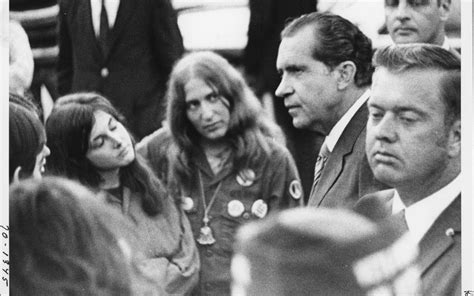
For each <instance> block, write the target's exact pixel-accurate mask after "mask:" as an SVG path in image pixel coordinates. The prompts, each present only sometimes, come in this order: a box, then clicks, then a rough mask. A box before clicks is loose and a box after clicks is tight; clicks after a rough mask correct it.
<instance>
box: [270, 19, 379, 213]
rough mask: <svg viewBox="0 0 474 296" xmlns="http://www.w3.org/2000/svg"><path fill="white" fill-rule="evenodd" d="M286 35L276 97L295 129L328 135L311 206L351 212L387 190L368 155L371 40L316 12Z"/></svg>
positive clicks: (289, 28) (291, 25)
mask: <svg viewBox="0 0 474 296" xmlns="http://www.w3.org/2000/svg"><path fill="white" fill-rule="evenodd" d="M281 36H282V41H281V43H280V47H279V51H278V57H277V69H278V70H279V72H280V74H281V82H280V85H279V86H278V88H277V90H276V92H275V94H276V95H277V96H279V97H282V98H283V99H284V104H285V107H286V108H288V112H289V114H290V115H291V117H292V118H293V125H294V126H295V127H296V128H301V129H310V130H312V131H315V132H317V133H319V134H322V135H324V136H325V140H324V143H323V145H322V148H321V151H320V156H318V161H317V162H316V168H315V175H314V177H315V178H314V181H313V187H312V190H311V194H310V197H309V201H308V205H310V206H325V207H347V208H350V207H352V206H353V205H354V203H355V202H356V201H357V200H358V199H359V198H360V197H361V196H363V195H364V194H367V193H370V192H374V191H378V190H380V189H382V188H386V187H385V186H384V185H383V184H381V183H379V182H377V181H376V180H375V179H374V178H373V175H372V172H371V171H370V168H369V165H368V163H367V159H366V156H365V153H364V151H365V149H364V147H365V126H366V122H367V107H366V101H367V99H368V98H369V86H370V83H371V76H372V72H373V67H372V65H371V59H372V45H371V41H370V39H369V38H367V37H366V36H365V35H364V34H363V33H362V32H361V31H360V30H359V29H358V28H357V27H356V26H355V25H354V24H352V23H351V22H349V21H348V20H346V19H344V18H342V17H340V16H337V15H333V14H330V13H317V12H316V13H311V14H307V15H303V16H301V17H299V18H297V19H295V20H294V21H292V22H291V23H289V24H288V25H287V26H286V27H285V29H284V30H283V32H282V33H281ZM325 147H327V149H326V148H325ZM328 152H329V153H328ZM321 160H324V161H321ZM321 164H324V165H321Z"/></svg>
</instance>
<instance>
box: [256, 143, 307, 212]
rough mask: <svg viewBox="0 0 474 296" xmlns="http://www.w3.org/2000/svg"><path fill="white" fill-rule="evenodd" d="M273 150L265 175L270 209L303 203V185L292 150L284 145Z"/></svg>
mask: <svg viewBox="0 0 474 296" xmlns="http://www.w3.org/2000/svg"><path fill="white" fill-rule="evenodd" d="M277 148H278V149H277V150H276V151H275V152H273V154H272V155H271V157H270V160H269V162H270V163H269V165H268V167H267V172H266V174H265V176H266V177H267V178H268V182H267V184H268V185H267V186H268V187H267V190H268V193H267V195H268V196H269V197H270V199H269V203H270V209H286V208H291V207H297V206H302V205H303V196H304V194H303V187H302V186H301V180H300V177H299V174H298V170H297V169H296V164H295V161H294V160H293V157H292V156H291V155H290V152H289V151H288V150H286V148H283V147H277Z"/></svg>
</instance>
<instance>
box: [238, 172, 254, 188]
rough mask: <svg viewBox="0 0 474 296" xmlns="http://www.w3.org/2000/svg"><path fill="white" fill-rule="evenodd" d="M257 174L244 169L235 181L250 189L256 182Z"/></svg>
mask: <svg viewBox="0 0 474 296" xmlns="http://www.w3.org/2000/svg"><path fill="white" fill-rule="evenodd" d="M255 177H256V176H255V172H254V171H253V170H252V169H243V170H241V171H240V172H239V173H238V174H237V176H236V177H235V179H236V180H237V183H239V184H240V186H244V187H249V186H250V185H252V184H253V182H254V181H255Z"/></svg>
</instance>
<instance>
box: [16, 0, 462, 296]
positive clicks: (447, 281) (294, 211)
mask: <svg viewBox="0 0 474 296" xmlns="http://www.w3.org/2000/svg"><path fill="white" fill-rule="evenodd" d="M10 2H11V3H10V10H11V11H12V15H14V16H15V18H17V20H19V21H20V23H18V22H15V21H11V22H10V31H11V32H13V31H14V32H18V33H15V34H13V33H12V34H11V35H10V37H11V39H10V94H9V134H10V136H9V153H10V154H9V178H10V195H9V210H10V225H9V227H10V264H11V274H10V293H11V295H231V294H232V295H461V291H462V290H461V280H462V277H461V218H460V217H461V215H460V213H461V175H460V172H461V163H460V155H461V120H460V104H461V103H460V99H461V92H460V81H461V74H460V69H461V59H460V51H459V49H455V48H453V47H452V46H451V45H450V40H449V39H448V38H447V37H446V31H445V24H446V21H447V19H448V17H449V13H450V7H451V1H450V0H385V1H384V10H385V27H386V28H385V29H386V30H387V31H388V33H389V35H390V37H391V39H392V41H393V44H391V45H388V46H383V47H381V48H377V49H376V48H374V47H373V45H372V41H371V40H370V38H369V37H367V36H366V35H365V34H364V33H363V32H362V31H361V30H360V29H359V28H358V27H357V26H356V25H355V24H354V23H352V22H351V21H349V20H347V19H345V18H344V17H342V16H340V15H336V14H333V13H330V12H316V11H315V10H316V5H315V1H299V2H298V1H296V2H295V1H292V3H288V1H250V2H249V4H250V9H251V18H250V23H249V33H248V34H249V41H248V45H247V48H246V51H245V56H244V58H243V61H244V67H243V68H242V67H236V65H234V64H232V63H231V62H229V61H228V60H227V59H226V58H225V57H223V56H221V55H219V54H218V53H216V52H211V51H197V52H185V49H184V47H183V41H182V37H181V33H180V31H179V27H178V25H177V19H176V12H175V11H174V10H173V7H172V5H171V3H170V2H169V0H142V1H136V0H97V1H95V0H60V1H59V3H57V2H56V1H53V0H44V1H35V2H34V4H33V2H28V1H20V0H17V1H10ZM32 12H36V13H32ZM25 31H26V32H25ZM55 45H57V46H58V52H56V53H55V52H54V50H51V48H54V47H55ZM32 49H33V50H32ZM42 85H45V86H46V87H47V89H48V91H49V93H50V94H51V96H52V98H53V100H54V106H53V108H52V111H51V113H50V114H49V113H46V112H44V111H45V110H43V109H42V105H41V98H40V96H41V91H40V89H41V87H42Z"/></svg>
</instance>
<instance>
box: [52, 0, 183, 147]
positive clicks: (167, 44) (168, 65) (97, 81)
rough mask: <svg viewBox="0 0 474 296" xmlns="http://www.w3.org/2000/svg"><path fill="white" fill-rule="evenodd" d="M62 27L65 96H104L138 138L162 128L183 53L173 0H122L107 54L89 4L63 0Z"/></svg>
mask: <svg viewBox="0 0 474 296" xmlns="http://www.w3.org/2000/svg"><path fill="white" fill-rule="evenodd" d="M59 26H60V28H59V60H58V74H59V77H58V84H59V85H58V86H59V92H60V94H61V95H64V94H67V93H70V92H77V91H96V92H99V93H101V94H103V95H105V96H106V97H107V98H108V99H109V100H110V101H111V102H112V103H113V104H114V105H115V106H116V107H117V108H118V109H119V110H120V111H121V112H122V113H123V114H124V115H125V117H126V118H127V120H128V121H129V124H130V127H131V128H132V131H133V132H134V133H135V134H136V136H138V137H139V138H142V137H143V136H145V135H146V134H149V133H151V132H152V131H154V130H156V129H157V128H158V127H159V126H161V121H162V119H163V117H164V102H163V95H164V92H165V89H166V82H167V80H168V76H169V73H170V71H171V69H172V66H173V64H174V62H175V61H176V60H177V59H178V58H179V57H180V56H181V55H182V53H183V51H184V49H183V43H182V37H181V33H180V32H179V29H178V26H177V20H176V14H175V12H174V10H173V8H172V6H171V4H170V2H169V0H120V6H119V9H118V12H117V18H116V21H115V24H114V27H113V28H112V30H111V33H110V35H111V36H110V40H109V45H110V46H109V48H110V50H109V51H108V54H107V55H106V56H103V55H102V53H101V50H100V47H99V43H98V41H97V38H96V36H95V33H94V27H93V25H92V18H91V6H90V0H61V1H60V13H59Z"/></svg>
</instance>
